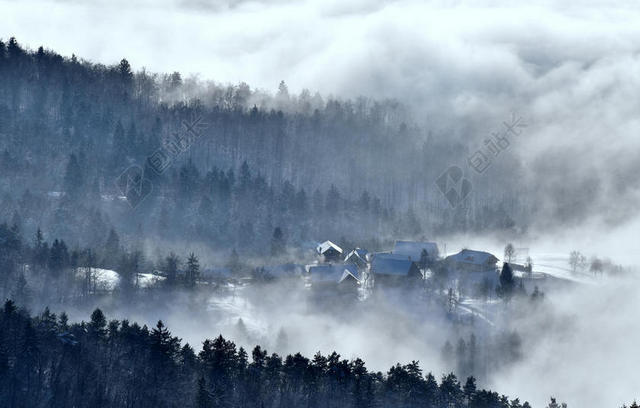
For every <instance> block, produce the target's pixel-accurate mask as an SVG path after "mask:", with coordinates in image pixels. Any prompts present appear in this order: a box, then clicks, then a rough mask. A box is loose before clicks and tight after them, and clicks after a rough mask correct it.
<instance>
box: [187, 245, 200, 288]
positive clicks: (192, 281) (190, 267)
mask: <svg viewBox="0 0 640 408" xmlns="http://www.w3.org/2000/svg"><path fill="white" fill-rule="evenodd" d="M199 277H200V263H199V262H198V257H196V255H195V254H194V253H193V252H191V253H190V254H189V258H188V259H187V271H186V276H185V279H186V284H187V286H189V287H194V286H195V285H196V282H197V281H198V278H199Z"/></svg>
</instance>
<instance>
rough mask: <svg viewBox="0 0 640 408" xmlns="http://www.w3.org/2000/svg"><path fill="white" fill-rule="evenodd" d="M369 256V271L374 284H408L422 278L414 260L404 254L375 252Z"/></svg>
mask: <svg viewBox="0 0 640 408" xmlns="http://www.w3.org/2000/svg"><path fill="white" fill-rule="evenodd" d="M371 258H372V260H371V270H370V272H371V274H372V275H373V279H374V285H375V286H378V285H399V284H410V283H411V282H413V281H415V280H418V279H421V278H422V274H421V273H420V269H419V268H418V265H417V264H416V262H414V261H412V260H411V259H410V258H409V257H408V256H406V255H398V254H389V253H377V254H374V255H373V256H372V257H371Z"/></svg>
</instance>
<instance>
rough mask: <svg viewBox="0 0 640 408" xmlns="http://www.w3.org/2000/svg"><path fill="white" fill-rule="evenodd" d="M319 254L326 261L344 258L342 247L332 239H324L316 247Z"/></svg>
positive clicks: (336, 260) (337, 260)
mask: <svg viewBox="0 0 640 408" xmlns="http://www.w3.org/2000/svg"><path fill="white" fill-rule="evenodd" d="M316 251H317V252H318V255H320V256H321V257H322V260H323V261H324V262H339V261H341V260H342V248H340V247H339V246H337V245H336V244H334V243H333V242H331V241H324V242H323V243H321V244H319V245H318V246H317V247H316Z"/></svg>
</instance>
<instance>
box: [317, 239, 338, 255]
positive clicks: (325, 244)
mask: <svg viewBox="0 0 640 408" xmlns="http://www.w3.org/2000/svg"><path fill="white" fill-rule="evenodd" d="M331 248H333V249H335V250H336V251H338V252H339V253H342V248H340V247H339V246H337V245H336V244H334V243H333V242H331V241H324V242H323V243H321V244H319V245H318V247H317V248H316V249H317V251H318V253H319V254H324V253H325V252H327V251H328V250H329V249H331Z"/></svg>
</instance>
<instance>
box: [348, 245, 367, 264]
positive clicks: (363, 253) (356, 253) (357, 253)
mask: <svg viewBox="0 0 640 408" xmlns="http://www.w3.org/2000/svg"><path fill="white" fill-rule="evenodd" d="M368 253H369V251H367V250H366V249H362V248H356V249H354V250H353V251H351V252H349V253H348V254H347V256H346V257H345V258H344V260H345V262H346V261H348V260H349V259H353V257H355V258H358V259H359V260H360V261H362V262H365V263H366V262H367V254H368Z"/></svg>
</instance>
